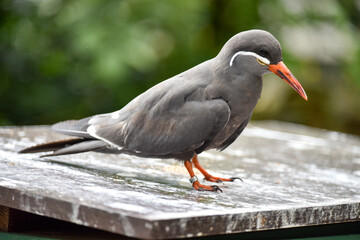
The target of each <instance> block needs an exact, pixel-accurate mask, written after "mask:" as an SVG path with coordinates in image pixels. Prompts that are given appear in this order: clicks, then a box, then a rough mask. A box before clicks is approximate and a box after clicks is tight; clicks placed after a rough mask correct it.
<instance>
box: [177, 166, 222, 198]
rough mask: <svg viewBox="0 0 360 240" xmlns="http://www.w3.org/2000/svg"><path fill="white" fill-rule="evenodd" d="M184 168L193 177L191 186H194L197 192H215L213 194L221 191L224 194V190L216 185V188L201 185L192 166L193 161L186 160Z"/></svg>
mask: <svg viewBox="0 0 360 240" xmlns="http://www.w3.org/2000/svg"><path fill="white" fill-rule="evenodd" d="M184 166H185V167H186V169H187V170H188V172H189V174H190V177H191V178H190V182H191V184H192V185H193V187H194V188H195V189H196V190H198V191H213V192H216V191H220V192H222V190H221V189H220V188H219V187H218V186H216V185H214V186H206V185H202V184H200V182H199V180H198V178H197V177H196V176H195V173H194V171H193V165H192V163H191V161H189V160H186V161H185V162H184Z"/></svg>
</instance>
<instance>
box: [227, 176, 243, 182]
mask: <svg viewBox="0 0 360 240" xmlns="http://www.w3.org/2000/svg"><path fill="white" fill-rule="evenodd" d="M229 179H230V182H234V181H235V180H236V179H239V180H240V181H242V182H244V181H243V180H242V179H241V178H239V177H231V178H229Z"/></svg>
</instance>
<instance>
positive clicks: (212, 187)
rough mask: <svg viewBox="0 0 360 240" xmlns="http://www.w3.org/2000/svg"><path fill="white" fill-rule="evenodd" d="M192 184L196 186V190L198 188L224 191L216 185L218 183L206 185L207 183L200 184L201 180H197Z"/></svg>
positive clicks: (199, 189)
mask: <svg viewBox="0 0 360 240" xmlns="http://www.w3.org/2000/svg"><path fill="white" fill-rule="evenodd" d="M192 185H193V187H194V188H195V189H196V190H198V191H211V192H217V191H220V192H223V191H222V190H221V188H219V187H218V186H216V185H213V186H206V185H202V184H200V182H199V181H195V182H194V183H193V184H192Z"/></svg>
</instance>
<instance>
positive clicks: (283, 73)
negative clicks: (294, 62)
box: [268, 61, 308, 101]
mask: <svg viewBox="0 0 360 240" xmlns="http://www.w3.org/2000/svg"><path fill="white" fill-rule="evenodd" d="M268 67H269V70H270V71H272V72H273V73H275V74H276V75H278V76H279V77H280V78H282V79H284V80H285V82H287V83H288V84H289V85H290V86H291V87H292V88H293V89H294V90H295V91H297V92H298V93H299V94H300V96H302V97H303V98H304V99H305V100H306V101H307V100H308V98H307V96H306V93H305V91H304V89H303V87H302V86H301V84H300V83H299V81H298V80H296V78H295V76H294V75H293V74H292V73H291V72H290V70H289V69H288V68H287V67H286V65H285V64H284V62H283V61H280V62H278V63H277V64H269V65H268Z"/></svg>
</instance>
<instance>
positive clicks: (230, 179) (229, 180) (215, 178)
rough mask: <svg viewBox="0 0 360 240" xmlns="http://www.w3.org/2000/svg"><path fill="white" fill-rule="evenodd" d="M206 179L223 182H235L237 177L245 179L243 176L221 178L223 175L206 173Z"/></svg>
mask: <svg viewBox="0 0 360 240" xmlns="http://www.w3.org/2000/svg"><path fill="white" fill-rule="evenodd" d="M204 179H205V180H207V181H209V182H217V183H221V182H234V181H235V180H236V179H238V180H240V181H243V180H242V179H241V178H239V177H231V178H221V177H214V176H212V175H210V174H209V175H206V176H205V178H204Z"/></svg>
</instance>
